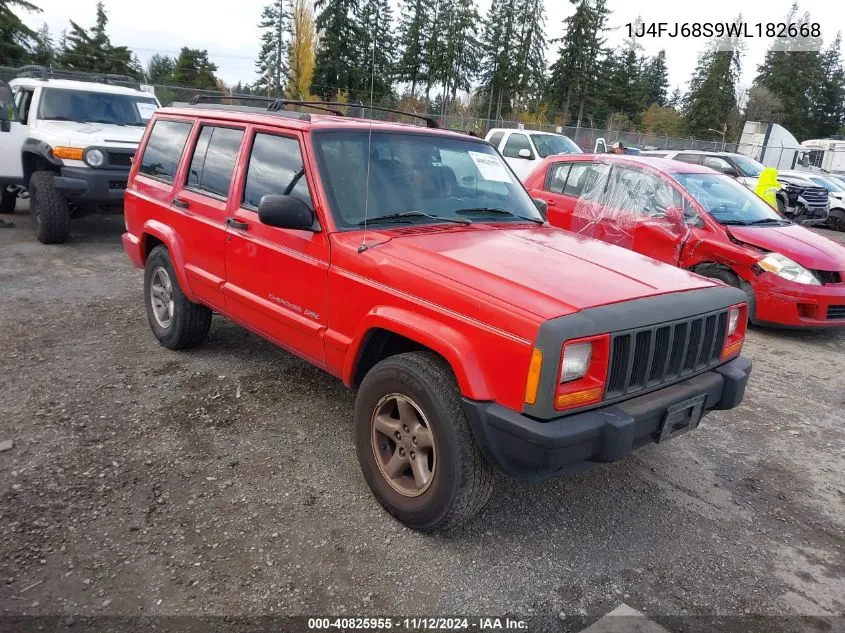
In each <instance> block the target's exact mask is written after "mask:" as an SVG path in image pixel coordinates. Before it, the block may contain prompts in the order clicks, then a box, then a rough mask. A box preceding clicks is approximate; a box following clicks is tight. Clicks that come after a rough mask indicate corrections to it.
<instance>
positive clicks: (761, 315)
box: [754, 274, 845, 328]
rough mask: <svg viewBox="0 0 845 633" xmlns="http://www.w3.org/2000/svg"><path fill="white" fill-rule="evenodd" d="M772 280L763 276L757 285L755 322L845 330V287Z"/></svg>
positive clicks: (842, 285)
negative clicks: (840, 328) (841, 328)
mask: <svg viewBox="0 0 845 633" xmlns="http://www.w3.org/2000/svg"><path fill="white" fill-rule="evenodd" d="M763 277H767V279H765V280H764V279H763ZM769 277H771V275H769V274H764V275H761V276H760V277H758V281H757V283H755V284H754V303H755V313H754V322H755V323H757V324H759V325H775V326H781V327H788V328H804V327H806V328H829V327H845V284H827V285H824V286H809V285H806V284H796V283H793V282H789V281H785V280H781V279H780V278H776V279H775V280H772V279H769Z"/></svg>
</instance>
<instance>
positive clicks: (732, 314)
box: [728, 308, 739, 336]
mask: <svg viewBox="0 0 845 633" xmlns="http://www.w3.org/2000/svg"><path fill="white" fill-rule="evenodd" d="M737 325H739V308H731V309H730V310H728V336H733V335H734V334H736V326H737Z"/></svg>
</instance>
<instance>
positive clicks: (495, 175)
mask: <svg viewBox="0 0 845 633" xmlns="http://www.w3.org/2000/svg"><path fill="white" fill-rule="evenodd" d="M468 153H469V157H470V158H471V159H472V162H474V163H475V166H476V167H477V168H478V171H479V173H480V174H481V177H482V178H484V180H493V181H496V182H508V183H512V182H513V179H512V178H511V176H510V174H509V173H508V170H507V168H505V166H504V165H503V164H502V161H500V160H499V157H498V156H492V155H491V154H483V153H481V152H468Z"/></svg>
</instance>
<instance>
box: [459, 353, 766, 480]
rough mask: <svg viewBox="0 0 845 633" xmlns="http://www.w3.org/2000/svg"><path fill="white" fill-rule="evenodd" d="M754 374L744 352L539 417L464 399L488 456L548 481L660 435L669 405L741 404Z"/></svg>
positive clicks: (506, 468) (499, 466)
mask: <svg viewBox="0 0 845 633" xmlns="http://www.w3.org/2000/svg"><path fill="white" fill-rule="evenodd" d="M750 374H751V359H750V358H748V357H746V356H739V357H738V358H736V359H734V360H732V361H730V362H728V363H726V364H725V365H722V366H721V367H717V368H715V369H713V370H711V371H708V372H705V373H703V374H699V375H698V376H695V377H693V378H689V379H687V380H685V381H683V382H679V383H676V384H674V385H670V386H668V387H665V388H663V389H660V390H658V391H654V392H652V393H649V394H645V395H642V396H639V397H636V398H631V399H630V400H626V401H624V402H620V403H618V404H615V405H611V406H608V407H605V408H602V409H595V410H592V411H587V412H584V413H577V414H573V415H569V416H564V417H559V418H556V419H553V420H548V421H543V422H541V421H538V420H535V419H533V418H529V417H528V416H525V415H523V414H521V413H519V412H517V411H514V410H512V409H508V408H506V407H503V406H501V405H498V404H495V403H492V402H477V401H473V400H468V399H466V398H464V399H463V408H464V412H465V414H466V416H467V419H468V420H469V423H470V426H471V427H472V430H473V434H474V435H475V439H476V441H477V442H478V444H479V446H480V447H481V450H482V452H483V453H484V455H485V457H486V458H487V460H488V461H489V462H490V463H491V464H492V465H493V467H494V468H496V470H498V471H499V472H501V473H503V474H505V475H508V476H511V477H515V478H519V479H545V478H549V477H554V476H555V475H558V474H561V473H563V472H566V470H567V469H568V468H571V467H573V466H577V465H579V464H581V463H583V462H613V461H617V460H620V459H623V458H624V457H627V456H628V455H629V454H630V453H631V452H632V451H633V450H634V449H636V448H639V447H640V446H643V445H645V444H649V443H651V442H654V441H656V440H657V439H658V432H659V430H660V428H661V423H662V421H663V418H664V416H665V414H666V411H667V409H669V407H671V406H673V405H675V404H678V403H680V402H684V401H685V400H689V399H690V398H694V397H695V396H700V395H705V401H704V412H705V413H707V412H709V411H713V410H724V409H732V408H734V407H736V406H738V405H739V404H740V402H742V398H743V395H744V394H745V386H746V384H747V383H748V377H749V375H750Z"/></svg>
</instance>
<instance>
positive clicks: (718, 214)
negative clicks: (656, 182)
mask: <svg viewBox="0 0 845 633" xmlns="http://www.w3.org/2000/svg"><path fill="white" fill-rule="evenodd" d="M673 176H674V178H675V180H677V181H678V182H679V183H680V184H681V186H682V187H683V188H684V189H686V190H687V192H689V194H690V195H691V196H692V197H693V198H695V199H696V201H697V202H698V203H699V204H700V205H701V206H702V207H704V209H705V211H707V212H708V213H709V214H710V215H711V216H712V217H713V219H714V220H716V222H718V223H719V224H726V225H730V224H734V225H743V226H752V225H760V226H764V225H770V226H776V225H778V224H790V222H789V220H786V219H784V218H783V216H781V215H780V214H779V213H778V212H777V211H775V210H774V209H773V208H772V207H770V206H769V205H768V204H766V202H765V201H764V200H763V199H762V198H760V196H758V195H757V194H756V193H754V192H753V191H750V190H749V189H747V188H746V187H743V186H742V185H741V184H739V183H738V182H736V181H735V180H734V179H733V178H731V177H729V176H725V175H723V174H673Z"/></svg>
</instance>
